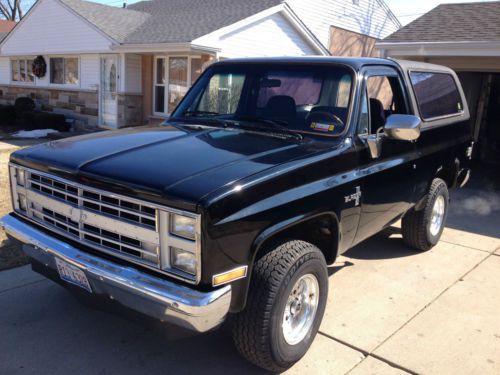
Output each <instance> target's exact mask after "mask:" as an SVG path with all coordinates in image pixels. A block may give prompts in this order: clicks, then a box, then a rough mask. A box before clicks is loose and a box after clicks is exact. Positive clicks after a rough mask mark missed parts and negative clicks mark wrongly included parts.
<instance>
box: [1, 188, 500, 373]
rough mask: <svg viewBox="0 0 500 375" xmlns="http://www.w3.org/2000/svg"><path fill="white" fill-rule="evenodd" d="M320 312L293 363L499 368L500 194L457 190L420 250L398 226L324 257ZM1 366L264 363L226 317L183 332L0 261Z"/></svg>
mask: <svg viewBox="0 0 500 375" xmlns="http://www.w3.org/2000/svg"><path fill="white" fill-rule="evenodd" d="M330 274H331V277H330V295H329V301H328V306H327V312H326V315H325V318H324V320H323V324H322V326H321V328H320V333H319V334H318V336H317V338H316V340H315V342H314V343H313V346H312V347H311V349H310V351H309V352H308V354H307V355H306V356H305V358H304V359H303V360H302V361H300V362H299V363H298V364H297V365H296V366H294V367H293V368H292V369H291V370H290V371H289V372H288V373H290V374H299V373H300V374H304V373H307V374H309V373H314V374H346V373H349V374H384V375H386V374H405V373H424V374H439V375H442V374H468V375H469V374H481V375H487V374H495V375H496V374H499V373H500V194H499V186H498V185H497V182H491V181H490V180H487V181H486V180H484V181H483V180H482V179H480V178H479V179H478V178H476V180H474V181H473V182H472V183H471V184H470V185H469V186H468V187H467V188H466V189H462V190H460V191H455V192H453V194H452V210H451V212H450V217H449V221H448V228H447V229H446V230H445V233H444V235H443V239H442V241H441V242H440V243H439V244H438V245H437V246H436V247H435V248H434V249H432V250H431V251H429V252H426V253H422V254H418V253H414V252H412V251H410V250H408V249H407V248H406V247H405V246H404V245H403V244H402V241H401V235H400V233H399V229H398V228H397V227H393V228H390V229H388V230H386V231H385V232H384V233H381V234H380V235H377V236H376V237H374V238H372V239H370V240H368V241H366V242H364V243H363V244H361V245H359V246H357V247H356V248H354V249H352V250H350V251H349V252H347V253H346V254H344V256H342V257H340V258H339V259H338V262H337V263H336V264H335V265H334V266H332V267H330ZM0 373H1V374H40V373H48V374H68V373H75V374H76V373H86V374H89V373H91V374H108V373H110V374H111V373H113V374H114V373H120V374H136V373H142V374H160V373H162V374H165V373H175V374H184V373H186V374H196V373H207V374H212V373H217V374H220V373H224V374H233V373H238V374H261V373H262V371H261V370H259V369H257V368H255V367H253V366H251V365H249V364H247V363H246V362H245V361H243V360H241V359H240V358H239V357H238V355H237V353H236V351H235V349H234V348H233V346H232V342H231V336H230V332H229V330H228V328H227V327H223V328H222V329H221V330H218V331H216V332H213V333H210V334H207V335H204V336H190V335H189V334H187V333H186V332H183V331H179V330H178V329H175V328H173V327H160V326H158V325H153V324H146V325H145V324H142V323H141V322H138V321H136V320H127V319H124V318H121V317H119V316H116V315H112V314H108V313H105V312H101V311H97V310H93V309H90V308H88V307H86V306H84V305H82V304H80V303H79V302H77V301H76V300H75V299H74V298H73V297H72V296H71V295H70V294H68V293H67V292H66V291H65V290H64V289H63V288H61V287H59V286H57V285H56V284H54V283H52V282H50V281H47V280H45V279H43V278H42V277H40V276H38V275H37V274H35V273H33V272H32V271H31V270H30V269H29V267H28V266H26V267H21V268H16V269H13V270H9V271H4V272H0Z"/></svg>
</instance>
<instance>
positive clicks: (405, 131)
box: [366, 115, 422, 159]
mask: <svg viewBox="0 0 500 375" xmlns="http://www.w3.org/2000/svg"><path fill="white" fill-rule="evenodd" d="M421 125H422V122H421V121H420V118H418V117H417V116H413V115H391V116H389V117H388V118H387V120H386V122H385V126H383V127H381V128H380V129H378V130H377V133H376V134H370V135H369V136H368V138H367V140H366V141H367V143H368V149H369V150H370V155H371V157H372V159H377V158H378V157H380V153H381V150H382V138H383V137H381V133H382V132H383V133H384V134H385V135H386V137H388V138H391V139H396V140H400V141H415V140H417V139H418V137H420V127H421Z"/></svg>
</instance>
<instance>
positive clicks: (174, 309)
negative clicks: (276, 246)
mask: <svg viewBox="0 0 500 375" xmlns="http://www.w3.org/2000/svg"><path fill="white" fill-rule="evenodd" d="M0 227H1V228H3V229H4V230H5V232H7V233H8V234H9V235H11V236H12V237H14V238H16V239H18V240H19V241H21V242H23V243H25V244H27V245H29V246H25V247H24V250H25V252H26V253H27V254H28V255H29V256H31V257H32V258H34V259H36V260H37V261H39V262H41V263H42V264H44V265H46V266H47V267H49V268H52V269H56V265H55V258H59V259H62V260H64V261H65V262H68V263H70V264H72V265H73V266H75V267H78V268H79V269H80V270H82V271H83V272H84V273H85V275H86V276H87V278H88V280H89V283H90V284H91V286H92V290H93V291H94V292H95V293H96V294H100V295H107V296H109V297H110V298H112V299H114V300H116V301H118V302H119V303H121V304H123V305H125V306H127V307H130V308H132V309H134V310H137V311H140V312H142V313H144V314H147V315H149V316H151V317H154V318H157V319H160V320H162V321H166V322H170V323H173V324H176V325H179V326H182V327H185V328H188V329H191V330H194V331H197V332H206V331H208V330H210V329H212V328H214V327H216V326H218V325H219V324H220V323H222V321H224V319H225V317H226V315H227V313H228V311H229V306H230V303H231V286H230V285H226V286H224V287H222V288H219V289H216V290H213V291H210V292H206V293H204V292H200V291H197V290H194V289H191V288H188V287H185V286H182V285H178V284H175V283H173V282H171V281H167V280H164V279H161V278H158V277H153V276H151V275H148V274H145V273H142V272H139V271H138V270H136V269H134V268H130V267H123V266H120V265H118V264H116V263H112V262H109V261H106V260H103V259H101V258H98V257H95V256H92V255H89V254H87V253H84V252H82V251H80V250H78V249H77V248H75V247H73V246H71V245H69V244H68V243H65V242H63V241H59V240H57V239H55V238H53V237H51V236H48V235H46V234H45V233H43V232H41V231H39V230H37V229H35V228H34V227H32V226H31V225H29V224H26V223H24V222H23V221H21V220H19V219H17V218H15V217H14V216H12V215H7V216H4V217H3V218H1V219H0Z"/></svg>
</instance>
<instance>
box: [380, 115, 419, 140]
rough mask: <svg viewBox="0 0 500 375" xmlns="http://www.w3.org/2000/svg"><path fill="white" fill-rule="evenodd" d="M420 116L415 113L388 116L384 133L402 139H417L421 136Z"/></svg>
mask: <svg viewBox="0 0 500 375" xmlns="http://www.w3.org/2000/svg"><path fill="white" fill-rule="evenodd" d="M421 125H422V122H421V121H420V118H418V117H417V116H413V115H391V116H389V117H388V118H387V121H386V123H385V126H384V133H385V135H387V136H388V137H389V138H392V139H397V140H400V141H415V140H417V139H418V137H420V127H421Z"/></svg>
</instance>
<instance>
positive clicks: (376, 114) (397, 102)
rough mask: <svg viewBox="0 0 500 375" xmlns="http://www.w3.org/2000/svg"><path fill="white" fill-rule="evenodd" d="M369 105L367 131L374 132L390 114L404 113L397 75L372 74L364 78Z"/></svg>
mask: <svg viewBox="0 0 500 375" xmlns="http://www.w3.org/2000/svg"><path fill="white" fill-rule="evenodd" d="M366 87H367V91H368V107H369V113H370V115H369V123H370V124H369V126H368V128H369V131H368V133H370V134H374V133H376V132H377V129H379V128H380V127H382V126H384V125H385V122H386V120H387V118H388V117H389V116H390V115H392V114H406V113H407V109H406V104H405V100H404V96H403V92H402V89H401V84H400V81H399V78H398V77H397V76H392V75H387V76H386V75H373V76H369V77H368V78H367V80H366Z"/></svg>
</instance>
